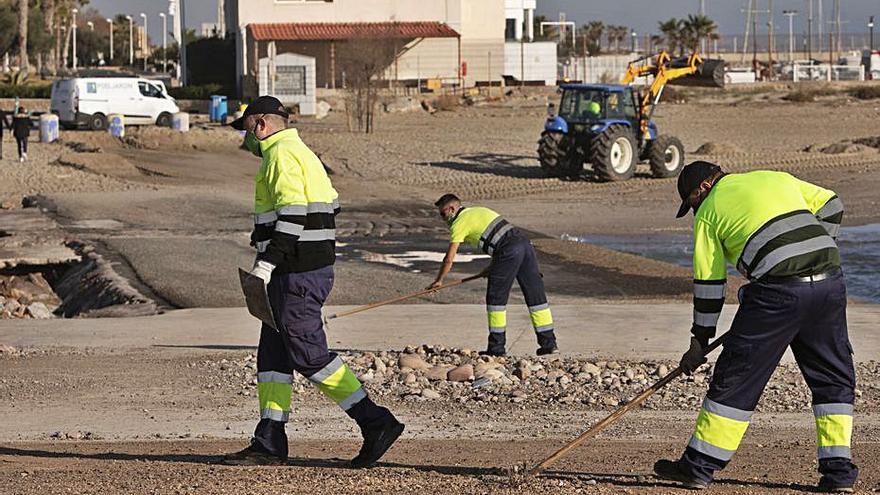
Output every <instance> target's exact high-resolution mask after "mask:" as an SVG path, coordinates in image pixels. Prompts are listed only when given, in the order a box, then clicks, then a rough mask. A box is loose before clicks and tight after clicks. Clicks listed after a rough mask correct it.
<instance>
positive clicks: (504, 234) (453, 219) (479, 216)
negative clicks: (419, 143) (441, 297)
mask: <svg viewBox="0 0 880 495" xmlns="http://www.w3.org/2000/svg"><path fill="white" fill-rule="evenodd" d="M434 205H435V206H436V207H437V209H438V210H439V212H440V216H441V217H443V219H444V220H445V221H446V223H447V224H449V234H450V243H449V248H448V250H447V251H446V257H445V258H444V259H443V265H442V266H441V267H440V271H439V272H438V273H437V278H436V280H434V283H433V284H431V285H430V286H429V287H428V288H429V289H432V288H439V287H441V286H442V285H443V278H444V277H446V275H447V274H448V273H449V271H450V270H451V269H452V264H453V262H454V261H455V255H456V253H458V248H459V246H460V245H461V243H462V242H467V243H468V244H470V245H472V246H473V247H474V248H476V249H479V250H481V251H483V252H484V253H486V254H488V255H490V256H492V263H491V265H489V267H488V268H487V269H486V272H485V273H486V274H487V275H488V277H489V283H488V287H487V289H486V311H487V315H488V320H489V344H488V346H487V348H486V350H485V351H481V352H480V354H484V355H490V356H503V355H505V353H506V343H507V341H506V334H505V331H506V327H507V299H508V297H509V296H510V289H511V287H512V286H513V281H514V279H515V280H516V281H517V282H518V283H519V286H520V288H521V289H522V291H523V296H525V299H526V305H528V307H529V316H530V317H531V320H532V327H534V329H535V335H536V337H537V339H538V346H539V347H538V350H537V354H538V355H539V356H544V355H547V354H554V353H558V352H559V349H558V347H557V345H556V334H555V333H554V328H553V316H552V315H551V313H550V306H549V304H547V295H546V294H545V292H544V281H543V280H542V278H541V273H540V272H539V271H538V258H537V256H536V254H535V248H534V247H532V243H531V242H529V240H528V238H526V237H525V236H524V235H523V234H522V233H521V232H520V231H519V229H517V228H516V227H514V226H513V225H511V224H510V223H509V222H507V220H505V219H504V218H502V217H501V215H499V214H498V213H495V212H494V211H492V210H490V209H489V208H484V207H480V206H469V207H464V206H462V204H461V200H460V199H458V197H457V196H456V195H454V194H444V195H443V196H442V197H441V198H440V199H438V200H437V202H435V203H434Z"/></svg>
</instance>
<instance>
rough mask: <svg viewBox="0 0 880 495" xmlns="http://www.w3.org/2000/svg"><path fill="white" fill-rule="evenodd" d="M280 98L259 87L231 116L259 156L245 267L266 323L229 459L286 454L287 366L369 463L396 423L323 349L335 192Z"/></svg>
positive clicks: (266, 459)
mask: <svg viewBox="0 0 880 495" xmlns="http://www.w3.org/2000/svg"><path fill="white" fill-rule="evenodd" d="M287 119H288V115H287V112H286V111H285V109H284V107H283V106H282V105H281V102H280V101H278V100H277V99H276V98H273V97H271V96H261V97H260V98H258V99H257V100H256V101H254V102H253V103H252V104H251V105H249V106H248V107H247V110H245V112H244V115H243V116H242V117H241V118H240V119H238V120H236V121H235V122H233V123H232V126H233V127H234V128H236V129H239V130H246V131H247V133H248V134H247V137H246V140H245V143H246V145H247V146H248V148H249V149H250V150H251V152H253V153H254V154H256V155H259V156H262V159H263V160H262V163H261V164H260V170H259V172H258V173H257V178H256V193H255V206H254V207H255V215H254V231H253V234H252V235H251V241H252V244H253V245H254V246H255V247H256V248H257V259H256V262H255V264H254V268H253V271H252V272H251V273H252V274H253V275H256V276H258V277H260V278H262V279H263V280H264V281H265V283H266V284H267V289H268V294H269V300H270V302H271V305H272V310H273V313H274V317H275V326H276V327H277V329H278V330H275V329H274V328H272V327H271V326H269V325H266V324H263V328H262V330H261V333H260V344H259V348H258V350H257V382H258V384H257V393H258V396H259V400H260V422H259V423H258V424H257V427H256V430H255V431H254V437H253V439H252V441H251V445H250V446H249V447H247V448H246V449H244V450H242V451H241V452H236V453H234V454H230V455H227V456H226V458H225V462H226V463H228V464H280V463H283V462H284V461H285V460H286V458H287V434H286V433H285V431H284V427H285V424H286V423H287V420H288V416H289V415H290V396H291V385H292V383H293V371H294V370H296V371H297V372H299V373H301V374H302V375H303V376H305V377H306V378H308V379H309V381H311V382H312V383H313V384H314V385H315V386H316V387H317V388H318V389H319V390H320V391H321V392H323V393H324V395H326V396H327V397H328V398H330V399H331V400H333V401H334V402H335V403H336V404H338V405H339V407H340V408H341V409H342V410H343V411H345V412H346V414H348V415H349V416H350V417H351V418H352V419H354V420H355V421H356V422H357V424H358V426H359V427H360V429H361V433H362V434H363V437H364V443H363V446H362V447H361V451H360V453H359V454H358V455H357V457H355V458H354V459H352V461H351V465H352V467H367V466H370V465H372V464H374V463H375V462H376V461H377V460H378V459H379V458H380V457H381V456H382V455H383V454H384V453H385V452H386V451H387V450H388V448H389V447H390V446H391V444H392V443H394V441H395V440H396V439H397V438H398V437H399V436H400V434H401V433H402V432H403V428H404V425H403V424H401V423H400V422H398V421H397V419H395V417H394V416H393V415H392V414H391V412H389V411H388V409H386V408H384V407H380V406H377V405H376V404H375V403H373V401H372V400H370V398H369V397H368V396H367V392H366V390H364V388H363V386H362V385H361V382H360V381H359V380H358V379H357V377H355V375H354V373H352V372H351V370H350V369H349V368H348V366H347V365H346V364H345V363H344V362H342V359H341V358H340V357H339V356H337V355H336V354H335V353H333V352H330V351H329V350H328V349H327V336H326V335H325V334H324V323H323V320H322V318H321V309H322V307H323V305H324V301H325V300H326V299H327V296H328V295H329V294H330V290H331V289H332V288H333V264H334V262H335V260H336V220H335V218H336V214H337V213H338V212H339V197H338V194H337V193H336V190H334V189H333V185H332V184H331V183H330V178H329V177H327V173H326V171H325V170H324V166H323V164H322V163H321V161H320V159H318V157H317V156H315V154H314V153H312V151H311V150H309V148H308V147H307V146H306V145H305V143H303V142H302V140H301V139H300V137H299V135H298V134H297V132H296V129H288V128H287Z"/></svg>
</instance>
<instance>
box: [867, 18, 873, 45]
mask: <svg viewBox="0 0 880 495" xmlns="http://www.w3.org/2000/svg"><path fill="white" fill-rule="evenodd" d="M868 31H869V32H870V33H871V44H870V45H869V46H870V47H871V52H872V53H873V52H874V16H871V17H869V18H868Z"/></svg>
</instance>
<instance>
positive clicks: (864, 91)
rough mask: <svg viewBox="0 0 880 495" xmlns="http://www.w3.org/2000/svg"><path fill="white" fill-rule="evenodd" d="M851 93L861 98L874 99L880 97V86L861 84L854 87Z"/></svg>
mask: <svg viewBox="0 0 880 495" xmlns="http://www.w3.org/2000/svg"><path fill="white" fill-rule="evenodd" d="M850 94H851V95H853V96H854V97H856V98H858V99H860V100H873V99H875V98H880V86H859V87H857V88H854V89H852V90H851V91H850Z"/></svg>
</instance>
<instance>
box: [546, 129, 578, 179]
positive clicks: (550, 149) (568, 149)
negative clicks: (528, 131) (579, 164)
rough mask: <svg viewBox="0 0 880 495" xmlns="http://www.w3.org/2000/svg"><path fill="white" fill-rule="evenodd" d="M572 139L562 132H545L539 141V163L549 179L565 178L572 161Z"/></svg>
mask: <svg viewBox="0 0 880 495" xmlns="http://www.w3.org/2000/svg"><path fill="white" fill-rule="evenodd" d="M571 154H572V146H571V139H569V137H568V136H566V135H565V134H562V133H561V132H549V131H544V132H542V133H541V139H540V140H539V141H538V161H540V163H541V168H542V169H543V170H544V172H545V173H546V174H547V176H548V177H565V176H567V175H568V174H569V172H570V162H571V161H572V156H571Z"/></svg>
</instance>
